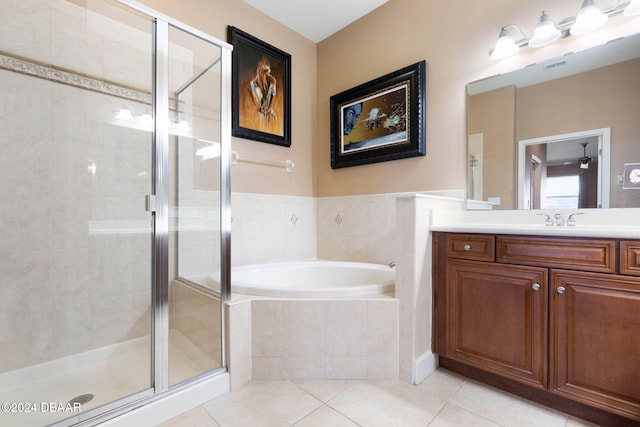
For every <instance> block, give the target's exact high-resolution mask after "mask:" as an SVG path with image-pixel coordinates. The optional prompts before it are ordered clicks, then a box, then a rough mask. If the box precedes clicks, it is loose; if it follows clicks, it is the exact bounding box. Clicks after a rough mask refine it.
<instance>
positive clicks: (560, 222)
mask: <svg viewBox="0 0 640 427" xmlns="http://www.w3.org/2000/svg"><path fill="white" fill-rule="evenodd" d="M553 217H554V218H555V219H556V225H557V226H558V227H562V226H563V225H564V219H563V218H562V215H560V214H559V213H557V214H555V215H554V216H553Z"/></svg>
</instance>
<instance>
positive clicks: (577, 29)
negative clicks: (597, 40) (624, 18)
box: [569, 0, 609, 36]
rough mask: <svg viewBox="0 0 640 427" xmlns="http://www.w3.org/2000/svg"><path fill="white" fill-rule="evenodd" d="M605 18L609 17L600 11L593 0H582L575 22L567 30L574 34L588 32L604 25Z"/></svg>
mask: <svg viewBox="0 0 640 427" xmlns="http://www.w3.org/2000/svg"><path fill="white" fill-rule="evenodd" d="M607 19H609V17H608V16H607V15H605V14H604V13H602V11H601V10H600V9H599V8H598V6H596V5H595V4H594V3H593V0H584V2H583V3H582V7H581V8H580V11H579V12H578V16H576V22H575V23H574V24H573V25H572V26H571V29H570V30H569V32H570V33H571V34H572V35H574V36H576V35H580V34H585V33H588V32H590V31H593V30H595V29H596V28H599V27H600V26H602V25H604V23H605V22H607Z"/></svg>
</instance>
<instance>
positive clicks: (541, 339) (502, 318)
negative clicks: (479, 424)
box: [447, 260, 548, 388]
mask: <svg viewBox="0 0 640 427" xmlns="http://www.w3.org/2000/svg"><path fill="white" fill-rule="evenodd" d="M547 276H548V270H547V269H545V268H539V267H522V266H514V265H505V264H495V263H485V262H476V261H462V260H450V261H449V262H448V264H447V323H448V325H447V331H448V334H447V356H448V357H450V358H451V359H455V360H458V361H460V362H464V363H467V364H469V365H473V366H476V367H479V368H481V369H485V370H488V371H491V372H493V373H496V374H499V375H503V376H507V377H509V378H512V379H515V380H518V381H521V382H525V383H527V384H529V385H533V386H536V387H539V388H544V387H545V386H546V384H547V337H548V335H547V291H548V286H547Z"/></svg>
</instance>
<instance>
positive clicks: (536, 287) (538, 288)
mask: <svg viewBox="0 0 640 427" xmlns="http://www.w3.org/2000/svg"><path fill="white" fill-rule="evenodd" d="M531 289H533V290H534V291H539V290H540V283H534V284H533V285H531Z"/></svg>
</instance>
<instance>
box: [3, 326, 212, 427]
mask: <svg viewBox="0 0 640 427" xmlns="http://www.w3.org/2000/svg"><path fill="white" fill-rule="evenodd" d="M175 342H176V340H175V339H173V336H172V339H171V340H170V343H169V359H170V361H169V364H170V369H169V381H170V383H171V384H175V383H178V382H180V381H182V380H185V379H187V378H191V377H193V376H195V375H199V374H201V373H203V372H204V371H206V370H208V369H214V368H216V367H218V366H214V365H216V364H215V362H213V361H212V360H211V359H209V358H207V359H208V360H204V356H200V357H197V358H194V354H193V349H187V350H185V346H184V345H176V343H175ZM181 343H182V341H181ZM149 384H150V351H149V349H148V348H143V349H140V350H137V351H133V352H130V353H127V354H124V355H120V356H118V357H112V358H110V359H108V360H103V361H100V362H96V363H93V364H88V365H85V366H82V367H79V368H78V369H74V370H72V371H68V372H64V373H60V372H50V373H49V374H47V375H45V376H41V377H40V378H37V379H36V380H34V381H32V382H29V383H24V384H21V385H20V386H18V387H14V388H11V389H0V403H1V402H16V403H35V406H36V411H35V412H29V413H24V412H23V413H11V412H6V411H4V410H3V411H1V412H0V426H3V427H4V426H11V427H42V426H45V425H47V424H51V423H53V422H57V421H60V420H62V419H64V418H68V417H69V416H73V415H77V414H74V413H73V412H69V413H68V415H65V414H67V413H64V412H63V413H56V412H49V410H48V409H47V408H48V406H47V405H45V411H43V410H42V409H43V408H42V406H41V404H42V403H43V402H45V403H48V402H54V403H62V404H66V402H68V401H69V400H70V399H72V398H74V397H76V396H79V395H82V394H85V393H91V394H93V395H94V398H93V399H92V400H91V401H90V402H88V403H86V404H83V405H82V411H83V412H85V411H87V410H90V409H94V408H96V407H98V406H101V405H104V404H106V403H109V402H112V401H113V400H115V399H119V398H122V397H125V396H128V395H131V394H133V393H137V392H139V391H142V390H144V389H147V388H149ZM0 387H2V384H0Z"/></svg>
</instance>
